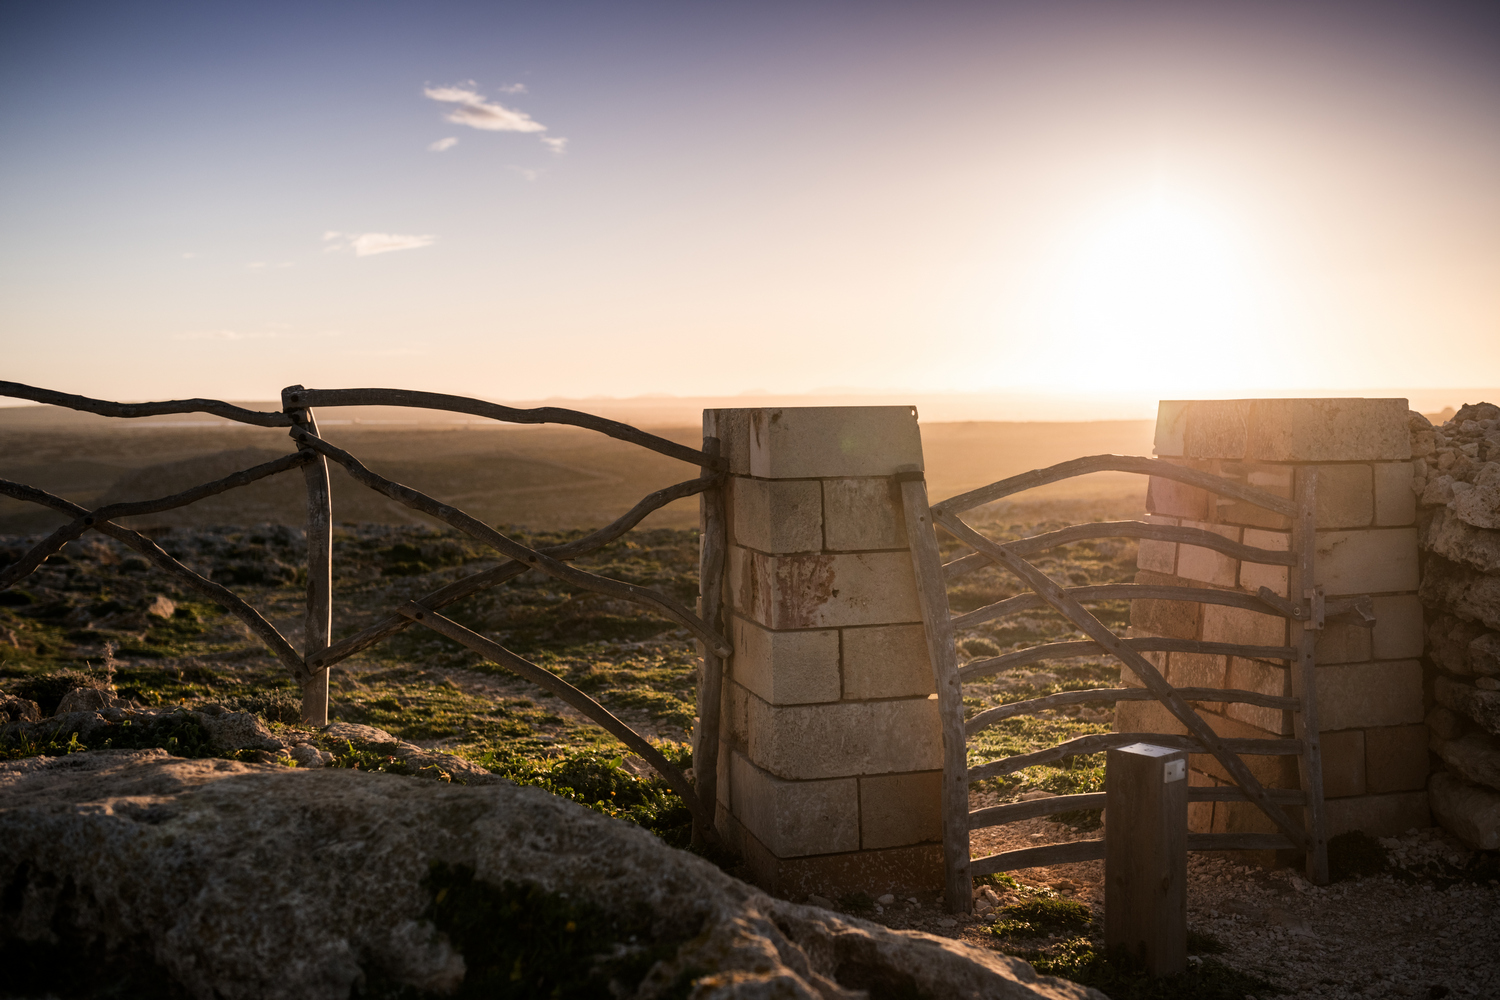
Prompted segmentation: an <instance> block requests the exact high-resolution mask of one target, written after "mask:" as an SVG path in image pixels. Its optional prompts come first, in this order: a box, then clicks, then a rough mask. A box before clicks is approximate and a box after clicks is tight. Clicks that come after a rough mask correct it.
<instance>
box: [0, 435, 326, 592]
mask: <svg viewBox="0 0 1500 1000" xmlns="http://www.w3.org/2000/svg"><path fill="white" fill-rule="evenodd" d="M313 460H314V456H313V454H312V452H307V451H297V452H293V453H292V454H290V455H287V456H285V457H283V458H278V459H276V460H275V461H274V462H266V463H264V464H263V465H257V466H255V467H254V468H250V469H245V470H244V471H243V472H236V473H234V474H232V475H228V476H225V477H224V478H223V479H215V480H214V481H213V482H211V483H204V484H203V485H202V486H194V487H193V488H192V489H189V490H183V491H182V492H181V493H173V494H172V495H171V496H165V497H158V498H157V499H155V500H136V501H131V502H128V503H112V504H106V505H105V506H103V507H96V508H94V509H93V510H91V511H89V512H88V513H87V514H84V515H83V516H82V517H75V518H74V519H73V520H71V521H69V522H68V523H67V524H65V525H63V526H62V527H60V528H58V529H57V530H56V531H54V532H52V534H50V535H48V536H47V537H46V538H44V539H42V540H41V541H40V542H37V543H36V544H35V545H33V546H32V547H31V549H30V550H29V551H27V553H26V554H25V555H23V556H22V557H21V558H20V559H18V560H17V561H16V562H13V563H11V564H10V565H9V566H7V567H5V569H4V570H0V590H4V589H5V588H6V587H10V586H13V585H14V584H15V583H16V582H17V581H19V580H21V579H23V578H24V577H26V576H27V575H29V574H30V573H32V572H34V571H35V570H36V569H37V568H38V567H39V566H41V565H42V563H44V562H46V561H47V557H48V556H50V555H52V554H53V553H54V552H56V551H57V550H59V549H61V548H62V547H63V546H64V545H66V544H67V543H68V542H71V541H72V540H73V539H75V538H78V537H79V536H81V535H82V534H83V533H84V532H85V531H88V530H89V529H90V528H93V527H94V526H95V525H97V524H99V523H101V522H104V521H112V520H114V519H116V518H120V517H132V516H134V515H136V514H155V513H158V512H160V511H164V510H172V509H173V508H176V507H185V506H187V505H188V504H190V503H194V502H196V501H198V500H202V499H203V498H204V497H211V496H214V495H215V494H218V493H223V492H225V491H227V490H232V489H235V488H236V487H239V486H248V485H249V484H251V483H253V482H255V481H256V480H258V479H264V478H266V477H267V476H274V475H276V474H277V473H278V472H286V471H288V470H289V469H295V468H297V467H299V466H302V465H306V464H307V463H308V462H311V461H313Z"/></svg>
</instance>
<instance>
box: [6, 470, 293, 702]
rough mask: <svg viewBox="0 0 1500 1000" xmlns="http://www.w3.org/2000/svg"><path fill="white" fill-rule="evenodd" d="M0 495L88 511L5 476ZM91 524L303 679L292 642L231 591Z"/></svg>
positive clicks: (125, 534)
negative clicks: (226, 617)
mask: <svg viewBox="0 0 1500 1000" xmlns="http://www.w3.org/2000/svg"><path fill="white" fill-rule="evenodd" d="M0 494H3V495H5V496H8V497H11V498H12V499H15V500H24V501H27V502H28V503H35V504H40V505H41V506H43V507H50V508H51V509H53V510H55V511H58V512H59V513H62V514H67V515H68V516H70V517H74V518H81V517H84V516H86V515H87V514H88V513H89V512H88V511H87V510H85V509H84V508H82V507H80V506H78V505H77V504H76V503H72V502H71V501H68V500H64V499H63V498H62V497H59V496H54V495H52V494H51V493H48V492H47V491H46V490H39V489H37V488H36V487H34V486H25V485H23V484H21V483H13V482H11V481H9V480H5V479H0ZM91 527H92V528H93V530H95V531H98V532H101V533H103V534H106V535H108V536H109V537H111V538H114V539H116V540H118V541H120V542H123V543H124V544H126V545H128V546H130V547H131V548H132V549H135V550H136V551H137V552H139V553H140V554H141V555H143V556H145V557H146V558H147V559H148V560H150V561H151V562H152V563H154V564H155V565H156V566H157V568H159V569H162V570H165V571H166V572H168V573H170V574H172V575H173V576H175V577H177V578H178V579H179V580H181V581H182V582H183V583H184V584H185V585H187V586H188V587H190V588H192V589H193V590H194V591H196V592H197V593H198V594H199V595H201V596H202V597H204V598H206V599H208V600H210V601H213V602H214V603H215V604H218V605H219V606H221V607H222V608H224V610H225V611H228V612H229V613H230V614H232V615H234V616H235V617H236V618H238V619H239V620H240V621H242V622H244V623H245V625H246V626H247V627H248V628H249V629H250V630H251V631H252V632H254V633H255V634H256V635H257V636H259V637H260V640H261V641H262V642H264V643H265V644H266V647H267V648H268V649H270V650H271V652H273V653H275V654H276V657H277V659H279V660H281V662H282V663H283V664H284V665H285V666H286V668H287V670H288V671H290V672H291V675H292V677H293V678H294V679H296V680H297V681H298V683H301V682H302V681H303V680H305V679H306V677H307V667H306V666H305V665H304V664H303V662H302V657H301V656H299V655H297V651H296V650H295V649H293V648H292V644H291V643H289V642H287V641H286V637H285V636H283V635H282V634H281V633H280V632H279V631H277V630H276V626H274V625H272V624H271V623H270V622H268V621H266V619H265V618H264V617H263V616H262V615H261V613H260V612H259V611H256V610H255V609H254V608H252V607H251V606H250V605H249V604H246V603H245V601H244V600H243V599H241V598H240V597H239V595H237V594H235V593H234V591H232V590H229V589H228V588H226V587H222V586H220V585H219V584H217V583H214V582H212V581H210V580H208V579H205V578H204V577H202V576H200V575H198V574H197V573H194V572H193V571H192V570H190V569H188V568H187V567H186V566H184V565H183V564H182V563H180V562H178V561H177V560H176V559H173V558H172V557H171V556H170V555H168V554H167V552H166V550H165V549H163V548H162V547H161V546H160V545H157V544H156V543H155V542H153V541H152V540H151V539H149V538H147V537H146V536H145V535H143V534H141V533H140V532H138V531H131V530H130V529H129V528H122V527H120V526H119V525H118V524H114V523H112V522H109V521H106V522H103V523H101V524H95V525H92V526H91Z"/></svg>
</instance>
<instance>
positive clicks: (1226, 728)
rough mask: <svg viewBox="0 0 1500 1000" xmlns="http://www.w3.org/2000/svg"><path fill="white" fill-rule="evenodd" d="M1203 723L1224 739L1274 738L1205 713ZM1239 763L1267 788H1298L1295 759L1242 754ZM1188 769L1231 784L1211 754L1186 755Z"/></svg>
mask: <svg viewBox="0 0 1500 1000" xmlns="http://www.w3.org/2000/svg"><path fill="white" fill-rule="evenodd" d="M1203 721H1205V722H1207V723H1208V725H1209V728H1210V729H1212V730H1213V731H1214V732H1216V733H1218V734H1219V735H1220V736H1222V737H1225V738H1226V739H1244V740H1267V739H1278V738H1279V737H1278V736H1277V734H1276V733H1274V732H1270V731H1267V730H1265V729H1261V728H1260V727H1259V726H1252V725H1250V724H1249V723H1247V722H1241V721H1240V720H1239V719H1231V718H1229V717H1228V716H1224V715H1213V714H1205V715H1204V716H1203ZM1240 760H1242V761H1244V763H1245V766H1246V767H1247V768H1249V769H1250V773H1251V774H1253V775H1255V780H1256V781H1259V782H1260V783H1261V784H1262V785H1264V786H1266V787H1267V788H1300V787H1301V785H1300V784H1299V778H1298V774H1297V758H1296V757H1294V756H1271V755H1269V754H1243V755H1242V756H1241V757H1240ZM1188 762H1189V766H1191V767H1193V768H1196V769H1197V770H1199V771H1202V772H1203V773H1204V774H1207V775H1209V776H1210V777H1212V778H1215V779H1217V780H1218V781H1222V782H1231V781H1232V779H1231V778H1230V777H1229V772H1228V771H1226V770H1225V769H1224V766H1223V765H1222V764H1220V763H1219V761H1218V760H1217V759H1216V758H1215V757H1214V756H1213V755H1211V754H1206V753H1205V754H1190V755H1189V756H1188ZM1245 805H1249V806H1250V807H1251V808H1252V809H1254V808H1256V807H1255V806H1254V805H1253V804H1251V803H1245Z"/></svg>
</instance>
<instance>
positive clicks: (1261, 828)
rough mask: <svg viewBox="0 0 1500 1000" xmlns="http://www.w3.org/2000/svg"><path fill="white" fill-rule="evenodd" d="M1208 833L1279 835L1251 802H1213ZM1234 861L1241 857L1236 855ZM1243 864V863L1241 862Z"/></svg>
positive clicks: (1267, 817) (1241, 856)
mask: <svg viewBox="0 0 1500 1000" xmlns="http://www.w3.org/2000/svg"><path fill="white" fill-rule="evenodd" d="M1209 832H1210V833H1280V832H1281V831H1280V829H1279V828H1278V827H1277V826H1276V824H1275V823H1273V822H1271V817H1269V816H1267V815H1266V814H1265V813H1263V812H1261V811H1260V807H1259V806H1257V805H1255V803H1253V802H1215V803H1214V818H1213V828H1212V829H1211V830H1210V831H1209ZM1235 857H1236V860H1241V859H1242V858H1243V855H1242V854H1240V853H1238V852H1237V853H1236V855H1235ZM1241 863H1243V861H1241Z"/></svg>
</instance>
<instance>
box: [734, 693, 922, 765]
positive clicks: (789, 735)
mask: <svg viewBox="0 0 1500 1000" xmlns="http://www.w3.org/2000/svg"><path fill="white" fill-rule="evenodd" d="M746 707H747V718H748V727H747V729H748V733H747V736H748V739H747V741H746V744H747V756H748V757H749V758H750V761H751V762H752V763H753V764H755V765H756V766H757V767H760V768H762V769H764V770H766V771H770V772H771V773H772V774H774V775H776V776H778V777H781V778H787V779H790V780H813V779H818V778H836V777H844V776H847V775H860V774H890V773H892V772H898V771H932V770H936V769H938V768H941V767H942V766H943V764H942V737H941V734H940V730H939V724H938V710H937V697H936V696H933V697H931V698H905V699H897V700H891V701H843V702H835V703H833V704H828V705H771V704H768V703H766V702H764V701H762V700H761V699H759V698H757V697H755V696H754V695H750V696H749V697H748V700H747V706H746Z"/></svg>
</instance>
